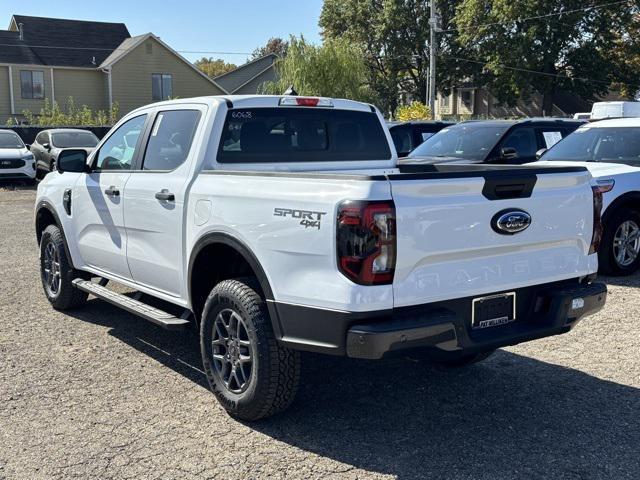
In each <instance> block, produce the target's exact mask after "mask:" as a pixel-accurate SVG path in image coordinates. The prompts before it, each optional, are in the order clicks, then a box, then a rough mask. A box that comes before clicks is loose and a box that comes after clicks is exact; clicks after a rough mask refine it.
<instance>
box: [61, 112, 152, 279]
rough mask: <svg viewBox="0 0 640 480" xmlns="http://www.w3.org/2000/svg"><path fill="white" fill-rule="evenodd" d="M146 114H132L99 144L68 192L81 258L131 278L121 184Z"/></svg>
mask: <svg viewBox="0 0 640 480" xmlns="http://www.w3.org/2000/svg"><path fill="white" fill-rule="evenodd" d="M147 118H148V115H147V114H142V115H139V116H137V117H133V118H131V119H129V120H127V121H126V122H124V123H123V124H122V125H120V126H119V127H118V128H117V129H116V130H114V131H113V132H111V134H110V135H109V136H108V137H107V138H106V139H105V141H104V142H102V144H100V145H99V147H98V148H99V150H97V151H96V152H95V154H94V156H93V160H92V163H91V167H92V168H91V173H88V174H85V175H83V176H82V177H81V178H80V179H79V180H78V182H77V183H76V185H75V187H74V188H73V192H72V199H73V205H75V208H74V215H73V222H74V226H75V231H76V232H77V238H78V240H77V242H78V249H79V251H80V255H81V257H82V261H83V262H84V264H85V265H87V266H89V267H93V268H94V269H96V270H99V271H100V272H105V273H107V274H110V275H113V276H117V277H121V278H124V279H130V278H131V272H130V271H129V266H128V264H127V255H126V247H127V234H126V231H125V227H124V195H123V193H124V188H125V185H126V183H127V180H128V179H129V176H130V175H131V169H132V167H133V165H134V162H135V160H136V158H137V155H138V154H139V150H140V144H141V140H142V137H143V132H144V129H145V126H146V122H147Z"/></svg>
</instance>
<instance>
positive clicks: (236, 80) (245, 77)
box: [214, 53, 279, 93]
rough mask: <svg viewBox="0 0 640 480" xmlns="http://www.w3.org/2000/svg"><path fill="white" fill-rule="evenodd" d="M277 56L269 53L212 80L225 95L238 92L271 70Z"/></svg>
mask: <svg viewBox="0 0 640 480" xmlns="http://www.w3.org/2000/svg"><path fill="white" fill-rule="evenodd" d="M278 58H279V57H278V55H276V54H275V53H269V54H267V55H265V56H264V57H260V58H256V59H255V60H252V61H250V62H247V63H245V64H244V65H240V66H239V67H238V68H236V69H234V70H231V71H230V72H227V73H223V74H222V75H219V76H217V77H215V78H214V80H215V81H216V83H217V84H218V85H220V86H221V87H222V88H223V89H224V90H225V91H227V93H233V92H235V91H237V90H239V89H240V88H241V87H242V86H243V85H246V84H248V83H249V82H251V81H252V80H253V79H254V78H256V77H258V76H259V75H261V74H263V73H264V72H265V71H267V70H269V69H270V68H273V65H274V63H275V62H276V60H278Z"/></svg>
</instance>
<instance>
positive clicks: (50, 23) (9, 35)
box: [0, 15, 131, 68]
mask: <svg viewBox="0 0 640 480" xmlns="http://www.w3.org/2000/svg"><path fill="white" fill-rule="evenodd" d="M20 24H22V28H23V32H24V39H23V40H20V34H19V26H20ZM130 36H131V35H129V31H128V30H127V27H126V25H125V24H124V23H106V22H92V21H83V20H65V19H60V18H44V17H30V16H26V15H14V16H13V17H12V19H11V23H10V25H9V29H8V30H4V31H0V43H2V44H3V46H2V48H0V62H1V63H22V64H33V65H50V66H61V67H88V68H95V67H97V66H98V65H100V64H101V63H102V62H103V61H104V60H105V59H106V58H107V57H108V56H109V55H110V54H111V53H112V52H113V51H114V50H115V49H116V48H118V46H119V45H120V44H121V43H122V42H123V41H124V40H125V39H127V38H129V37H130Z"/></svg>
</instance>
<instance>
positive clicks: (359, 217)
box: [336, 200, 396, 285]
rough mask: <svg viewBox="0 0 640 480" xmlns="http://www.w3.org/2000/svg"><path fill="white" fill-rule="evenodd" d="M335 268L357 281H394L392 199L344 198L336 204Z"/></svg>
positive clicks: (394, 216) (387, 282) (362, 283)
mask: <svg viewBox="0 0 640 480" xmlns="http://www.w3.org/2000/svg"><path fill="white" fill-rule="evenodd" d="M336 244H337V253H338V268H339V269H340V271H341V272H342V273H343V274H344V275H345V276H346V277H347V278H349V279H350V280H352V281H353V282H355V283H358V284H360V285H382V284H389V283H392V282H393V273H394V271H395V268H396V209H395V206H394V204H393V201H391V200H389V201H383V202H364V201H346V202H343V203H341V204H340V206H339V207H338V226H337V235H336Z"/></svg>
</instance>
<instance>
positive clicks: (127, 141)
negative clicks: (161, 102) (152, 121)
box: [94, 115, 147, 170]
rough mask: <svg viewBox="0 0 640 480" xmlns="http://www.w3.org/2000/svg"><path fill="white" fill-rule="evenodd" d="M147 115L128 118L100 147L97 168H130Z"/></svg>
mask: <svg viewBox="0 0 640 480" xmlns="http://www.w3.org/2000/svg"><path fill="white" fill-rule="evenodd" d="M146 119H147V116H146V115H140V116H139V117H135V118H132V119H131V120H127V121H126V122H125V123H124V124H122V125H121V126H120V127H119V128H118V129H117V130H116V131H115V132H114V133H113V134H112V135H111V136H110V137H109V138H108V139H107V140H106V141H105V142H104V143H103V144H102V146H101V147H100V151H99V152H98V154H97V155H96V163H95V167H94V168H95V169H96V170H129V169H131V163H132V161H133V156H134V154H135V152H136V146H137V144H138V139H139V138H140V135H141V134H142V129H143V127H144V122H145V120H146Z"/></svg>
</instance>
